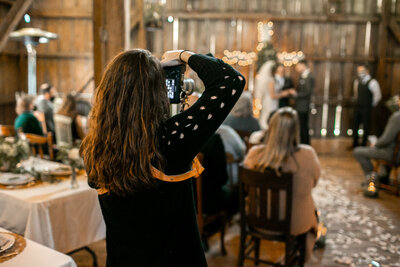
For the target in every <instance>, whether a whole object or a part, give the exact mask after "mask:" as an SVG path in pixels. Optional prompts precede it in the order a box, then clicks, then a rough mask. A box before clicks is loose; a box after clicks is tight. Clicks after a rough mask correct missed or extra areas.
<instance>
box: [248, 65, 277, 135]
mask: <svg viewBox="0 0 400 267" xmlns="http://www.w3.org/2000/svg"><path fill="white" fill-rule="evenodd" d="M274 64H275V62H274V61H267V62H265V63H264V64H263V65H262V66H261V68H260V70H259V71H258V73H257V76H256V82H255V87H254V97H255V99H259V100H260V103H261V105H262V108H261V111H260V117H259V119H258V120H259V123H260V125H261V128H262V129H267V128H268V126H267V119H268V117H269V114H270V113H271V112H272V111H274V110H277V109H278V108H279V100H278V99H273V98H272V97H271V95H270V92H269V88H268V85H269V84H270V83H271V82H273V83H274V90H275V93H276V94H278V93H279V92H278V90H279V88H277V86H276V85H275V81H274V77H273V76H272V75H271V69H272V66H273V65H274Z"/></svg>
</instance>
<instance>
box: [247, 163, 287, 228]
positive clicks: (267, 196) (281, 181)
mask: <svg viewBox="0 0 400 267" xmlns="http://www.w3.org/2000/svg"><path fill="white" fill-rule="evenodd" d="M239 184H240V186H239V188H240V214H241V223H242V224H246V225H248V226H249V227H252V228H258V229H264V230H269V231H276V232H280V233H286V234H290V223H291V213H292V187H293V176H292V174H291V173H281V174H280V175H278V174H277V173H276V172H275V171H273V170H266V171H265V172H258V171H254V170H250V169H246V168H244V167H243V166H239ZM246 195H247V198H248V202H247V208H246ZM282 201H283V202H284V203H282ZM281 207H284V209H283V210H284V212H283V214H281Z"/></svg>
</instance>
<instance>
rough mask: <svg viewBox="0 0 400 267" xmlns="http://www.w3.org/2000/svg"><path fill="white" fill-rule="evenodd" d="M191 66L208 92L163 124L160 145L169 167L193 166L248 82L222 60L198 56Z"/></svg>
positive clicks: (192, 57) (195, 56) (191, 61)
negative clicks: (195, 158)
mask: <svg viewBox="0 0 400 267" xmlns="http://www.w3.org/2000/svg"><path fill="white" fill-rule="evenodd" d="M189 66H190V67H191V68H192V69H193V70H194V71H195V72H196V73H197V74H198V76H199V77H200V79H201V80H202V81H203V83H204V85H205V88H206V89H205V91H204V93H203V95H202V96H201V98H200V99H199V100H198V101H197V102H196V103H195V104H194V105H193V106H192V107H190V108H189V109H188V110H186V111H184V112H182V113H180V114H177V115H175V116H173V117H172V118H170V119H168V120H167V121H166V122H165V123H164V124H163V125H162V131H161V133H162V136H161V143H160V145H161V149H162V151H163V152H164V153H163V154H165V158H166V161H167V166H172V165H174V166H177V165H179V164H181V165H183V166H185V167H187V165H188V164H189V165H190V162H191V161H192V159H193V158H194V157H195V156H196V155H197V154H198V152H199V151H200V149H201V147H202V146H203V145H204V144H205V142H206V141H207V140H208V138H209V137H210V136H211V135H212V134H213V133H214V132H215V131H216V129H217V128H218V127H219V126H220V125H221V124H222V122H223V121H224V120H225V118H226V117H227V115H228V114H229V112H230V110H231V109H232V108H233V106H234V105H235V103H236V101H237V100H238V98H239V96H240V95H241V93H242V91H243V88H244V86H245V83H246V82H245V79H244V77H243V76H242V75H241V74H240V73H239V72H237V71H236V70H235V69H233V68H232V67H231V66H230V65H228V64H226V63H224V62H223V61H222V60H220V59H216V58H213V57H208V56H204V55H197V54H196V55H193V56H191V57H190V59H189ZM173 169H176V168H173Z"/></svg>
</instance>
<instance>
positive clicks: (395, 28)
mask: <svg viewBox="0 0 400 267" xmlns="http://www.w3.org/2000/svg"><path fill="white" fill-rule="evenodd" d="M389 29H390V31H391V32H392V33H393V36H394V37H395V38H396V40H397V42H399V43H400V26H399V24H397V21H396V19H395V18H392V19H391V20H390V22H389Z"/></svg>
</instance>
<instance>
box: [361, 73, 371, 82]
mask: <svg viewBox="0 0 400 267" xmlns="http://www.w3.org/2000/svg"><path fill="white" fill-rule="evenodd" d="M369 80H371V75H369V74H368V75H366V76H365V77H364V78H363V79H362V80H361V82H362V83H364V84H365V83H366V82H368V81H369Z"/></svg>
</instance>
